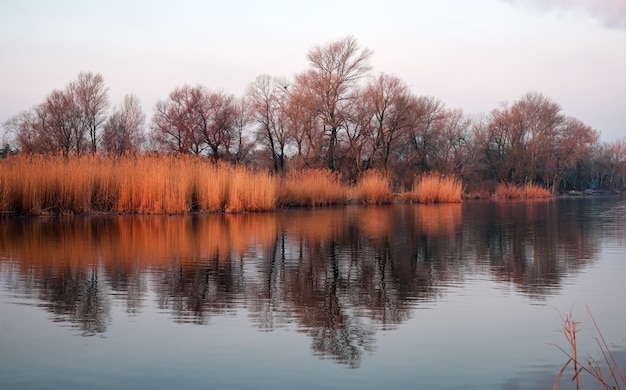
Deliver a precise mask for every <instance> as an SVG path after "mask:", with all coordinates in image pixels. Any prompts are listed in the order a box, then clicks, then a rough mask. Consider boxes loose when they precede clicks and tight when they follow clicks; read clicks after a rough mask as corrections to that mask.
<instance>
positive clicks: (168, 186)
mask: <svg viewBox="0 0 626 390" xmlns="http://www.w3.org/2000/svg"><path fill="white" fill-rule="evenodd" d="M461 193H462V189H461V182H460V181H459V180H458V179H456V178H455V177H453V176H443V175H439V174H428V175H423V176H421V177H419V178H417V179H416V184H415V187H414V190H413V191H412V192H411V193H409V194H408V195H406V198H407V199H408V200H411V201H417V202H420V203H449V202H461ZM348 201H354V202H358V203H366V204H383V203H390V202H392V201H393V193H392V191H391V189H390V181H389V178H388V177H387V176H385V175H383V174H382V173H380V172H377V171H371V172H367V173H366V174H363V175H362V176H361V177H360V178H359V180H358V182H357V183H356V184H355V185H353V186H350V187H348V186H346V185H344V184H342V182H341V175H340V174H338V173H334V172H331V171H329V170H325V169H308V170H301V171H291V172H288V173H287V174H286V175H285V176H284V177H278V176H273V175H271V174H269V173H268V172H258V171H253V170H252V169H250V168H247V167H244V166H235V165H231V164H227V163H217V164H216V163H213V162H212V161H209V160H206V159H202V158H199V157H194V156H156V155H149V154H147V155H129V156H124V157H120V158H107V157H102V156H91V155H89V156H81V157H70V158H66V157H60V156H42V155H17V156H12V157H9V158H5V159H2V160H0V215H46V214H52V215H56V214H93V213H113V214H185V213H189V212H200V213H213V212H228V213H240V212H247V211H271V210H274V209H275V208H276V207H293V206H305V207H318V206H328V205H336V204H345V203H347V202H348Z"/></svg>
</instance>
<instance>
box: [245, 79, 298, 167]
mask: <svg viewBox="0 0 626 390" xmlns="http://www.w3.org/2000/svg"><path fill="white" fill-rule="evenodd" d="M287 88H288V87H287V82H286V81H284V80H280V79H277V78H274V77H271V76H268V75H265V74H264V75H260V76H258V77H257V78H256V80H255V81H254V82H253V83H251V84H250V85H249V86H248V89H247V93H246V95H247V97H248V99H249V100H250V107H251V110H252V115H253V117H254V119H255V121H256V122H257V123H258V125H259V128H258V131H257V139H258V140H259V141H260V142H261V144H263V145H265V147H266V148H267V149H268V151H269V152H270V154H271V156H272V161H273V170H274V172H278V171H283V170H284V169H285V158H286V156H285V149H286V146H287V141H288V139H289V133H288V128H287V125H286V123H285V122H286V114H285V112H284V111H285V107H286V104H287V103H286V100H287Z"/></svg>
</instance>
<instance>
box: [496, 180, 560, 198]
mask: <svg viewBox="0 0 626 390" xmlns="http://www.w3.org/2000/svg"><path fill="white" fill-rule="evenodd" d="M550 196H552V194H551V193H550V191H549V190H547V189H545V188H543V187H541V186H538V185H536V184H532V183H527V184H526V185H524V187H518V186H515V185H513V184H508V183H501V184H498V186H497V187H496V192H495V194H494V197H495V198H496V199H531V198H547V197H550Z"/></svg>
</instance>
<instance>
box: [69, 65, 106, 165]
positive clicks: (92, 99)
mask: <svg viewBox="0 0 626 390" xmlns="http://www.w3.org/2000/svg"><path fill="white" fill-rule="evenodd" d="M108 90H109V88H108V87H107V86H106V85H105V84H104V78H103V77H102V75H101V74H100V73H96V74H94V73H91V72H81V73H79V74H78V77H77V78H76V80H75V81H72V82H71V83H70V84H69V86H68V93H69V94H71V96H72V97H73V99H74V104H75V105H76V110H77V114H78V116H79V118H80V127H79V129H78V131H79V132H82V133H83V134H82V135H78V134H77V135H76V137H77V139H78V138H83V137H84V136H85V134H86V135H87V136H88V137H89V145H90V148H91V152H92V153H95V152H96V151H97V147H98V141H99V137H100V131H101V129H102V127H103V125H104V122H105V121H106V111H107V109H108V107H109V97H108ZM78 152H80V151H78Z"/></svg>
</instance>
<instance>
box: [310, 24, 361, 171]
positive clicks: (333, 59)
mask: <svg viewBox="0 0 626 390" xmlns="http://www.w3.org/2000/svg"><path fill="white" fill-rule="evenodd" d="M371 56H372V52H371V51H370V50H369V49H361V48H360V46H359V44H358V42H357V40H356V39H355V38H354V37H352V36H348V37H345V38H342V39H339V40H337V41H333V42H329V43H327V44H326V45H323V46H319V45H318V46H315V47H313V48H312V49H311V50H309V52H308V54H307V59H308V60H309V63H310V65H311V67H312V69H311V70H312V72H311V73H309V74H308V75H309V80H308V81H309V86H310V88H311V92H312V94H311V97H313V98H314V104H315V106H314V107H315V112H316V113H317V114H318V115H319V117H320V118H321V120H322V123H323V130H324V135H325V137H326V141H327V145H326V150H325V158H326V165H327V167H328V168H330V169H333V170H334V169H335V158H336V156H335V150H336V146H337V141H338V135H339V131H340V130H341V128H342V124H343V123H344V118H345V115H346V113H345V109H346V106H347V100H348V99H349V98H350V96H352V92H353V90H354V88H355V87H356V86H357V85H358V82H359V81H360V80H361V79H362V78H363V77H364V76H365V75H366V74H367V73H368V72H369V71H370V69H371V67H370V65H369V60H370V58H371Z"/></svg>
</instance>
